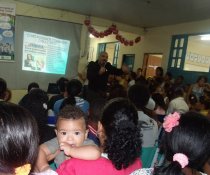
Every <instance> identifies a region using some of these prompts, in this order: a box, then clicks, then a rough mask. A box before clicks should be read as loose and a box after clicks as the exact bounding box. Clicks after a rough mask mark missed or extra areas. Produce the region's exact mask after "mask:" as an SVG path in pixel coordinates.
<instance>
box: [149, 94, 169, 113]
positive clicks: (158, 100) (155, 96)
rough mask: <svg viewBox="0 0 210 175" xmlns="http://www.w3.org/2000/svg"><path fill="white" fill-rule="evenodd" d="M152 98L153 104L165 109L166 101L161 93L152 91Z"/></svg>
mask: <svg viewBox="0 0 210 175" xmlns="http://www.w3.org/2000/svg"><path fill="white" fill-rule="evenodd" d="M152 99H153V100H154V101H155V104H156V105H158V106H160V107H161V108H163V109H164V110H167V106H166V103H165V101H164V97H163V95H161V94H160V93H154V94H152Z"/></svg>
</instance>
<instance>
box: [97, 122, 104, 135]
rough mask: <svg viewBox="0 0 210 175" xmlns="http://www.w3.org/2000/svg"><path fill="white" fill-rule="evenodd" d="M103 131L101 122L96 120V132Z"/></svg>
mask: <svg viewBox="0 0 210 175" xmlns="http://www.w3.org/2000/svg"><path fill="white" fill-rule="evenodd" d="M102 131H103V125H102V124H101V122H100V121H99V122H98V133H99V132H102Z"/></svg>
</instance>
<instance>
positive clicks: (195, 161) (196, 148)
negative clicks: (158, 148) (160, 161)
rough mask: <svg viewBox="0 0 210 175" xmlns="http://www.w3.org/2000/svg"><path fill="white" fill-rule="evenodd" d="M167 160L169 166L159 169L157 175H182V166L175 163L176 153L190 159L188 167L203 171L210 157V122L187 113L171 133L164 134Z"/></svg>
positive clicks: (197, 115)
mask: <svg viewBox="0 0 210 175" xmlns="http://www.w3.org/2000/svg"><path fill="white" fill-rule="evenodd" d="M162 146H163V151H164V154H165V158H166V160H167V161H168V162H170V163H169V164H167V165H166V166H163V167H161V168H159V169H157V172H156V173H155V174H161V175H182V174H183V173H182V168H181V165H180V164H179V163H178V162H177V161H173V156H174V154H176V153H182V154H184V155H186V156H187V157H188V160H189V163H188V165H187V167H189V168H191V169H195V170H199V169H202V167H203V166H204V164H205V163H206V162H207V161H208V159H209V157H210V121H209V120H208V118H206V117H204V116H203V115H201V114H199V113H196V112H187V113H185V114H183V115H182V116H181V118H180V119H179V125H178V126H175V127H174V128H173V129H172V131H171V132H164V135H163V140H162Z"/></svg>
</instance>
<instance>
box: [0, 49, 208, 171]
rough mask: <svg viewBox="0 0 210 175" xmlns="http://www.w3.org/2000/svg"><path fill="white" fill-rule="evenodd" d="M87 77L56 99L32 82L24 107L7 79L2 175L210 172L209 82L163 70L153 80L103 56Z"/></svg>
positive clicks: (61, 84) (0, 115)
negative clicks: (150, 151)
mask: <svg viewBox="0 0 210 175" xmlns="http://www.w3.org/2000/svg"><path fill="white" fill-rule="evenodd" d="M86 78H87V80H88V85H87V87H85V88H84V86H83V84H82V82H81V81H79V80H78V79H71V80H68V79H67V78H65V77H61V78H60V79H59V80H58V81H57V85H58V88H59V90H60V94H57V95H54V96H52V97H51V98H50V99H49V96H48V94H47V93H46V92H45V91H44V90H42V89H41V88H40V86H39V84H38V83H36V82H32V83H30V84H29V85H28V93H27V94H26V95H25V96H24V97H23V98H22V99H21V100H20V102H19V104H12V103H10V102H8V101H9V100H8V95H7V93H8V87H7V83H6V81H5V80H4V79H2V78H0V130H1V135H0V145H1V146H0V174H1V173H3V174H6V175H7V174H8V175H9V174H12V175H13V174H14V175H28V174H34V175H38V174H40V175H41V174H43V175H50V174H51V175H56V174H58V175H89V174H91V175H94V174H97V175H98V174H99V175H103V174H104V175H105V174H106V175H134V174H137V175H152V174H154V175H195V174H196V175H199V174H210V85H209V84H208V81H207V78H206V77H205V76H200V77H198V80H197V81H196V83H195V84H192V85H188V84H184V77H183V76H182V75H180V76H177V77H176V78H175V79H173V76H172V74H171V73H170V72H166V73H165V74H164V70H163V68H161V67H157V68H156V74H155V76H154V77H149V78H146V77H144V76H143V74H142V69H140V68H138V69H137V71H136V72H132V71H130V70H129V68H128V66H126V65H123V66H122V68H120V69H118V68H116V67H114V66H112V65H111V64H110V63H109V62H108V54H107V53H106V52H102V53H100V54H99V58H98V59H97V60H96V61H92V62H90V63H89V64H88V66H87V76H86ZM85 86H86V85H85ZM84 91H85V93H84ZM11 95H12V94H11V93H10V96H11ZM49 111H52V112H53V114H54V115H55V116H54V117H55V118H56V122H55V125H54V126H51V125H48V114H49ZM153 147H156V148H157V149H158V155H161V157H162V159H163V160H162V161H159V160H158V156H157V157H156V158H155V156H154V158H153V160H152V161H155V163H153V164H152V165H151V164H150V165H149V166H145V162H144V161H145V160H144V158H143V156H142V155H143V153H144V150H145V149H146V148H153ZM146 158H147V157H146ZM148 159H149V158H148Z"/></svg>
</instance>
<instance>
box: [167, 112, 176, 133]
mask: <svg viewBox="0 0 210 175" xmlns="http://www.w3.org/2000/svg"><path fill="white" fill-rule="evenodd" d="M179 119H180V115H179V113H178V112H174V113H173V114H169V115H168V116H166V118H165V119H164V122H163V128H164V129H165V131H166V132H171V131H172V129H173V127H175V126H178V125H179Z"/></svg>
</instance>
